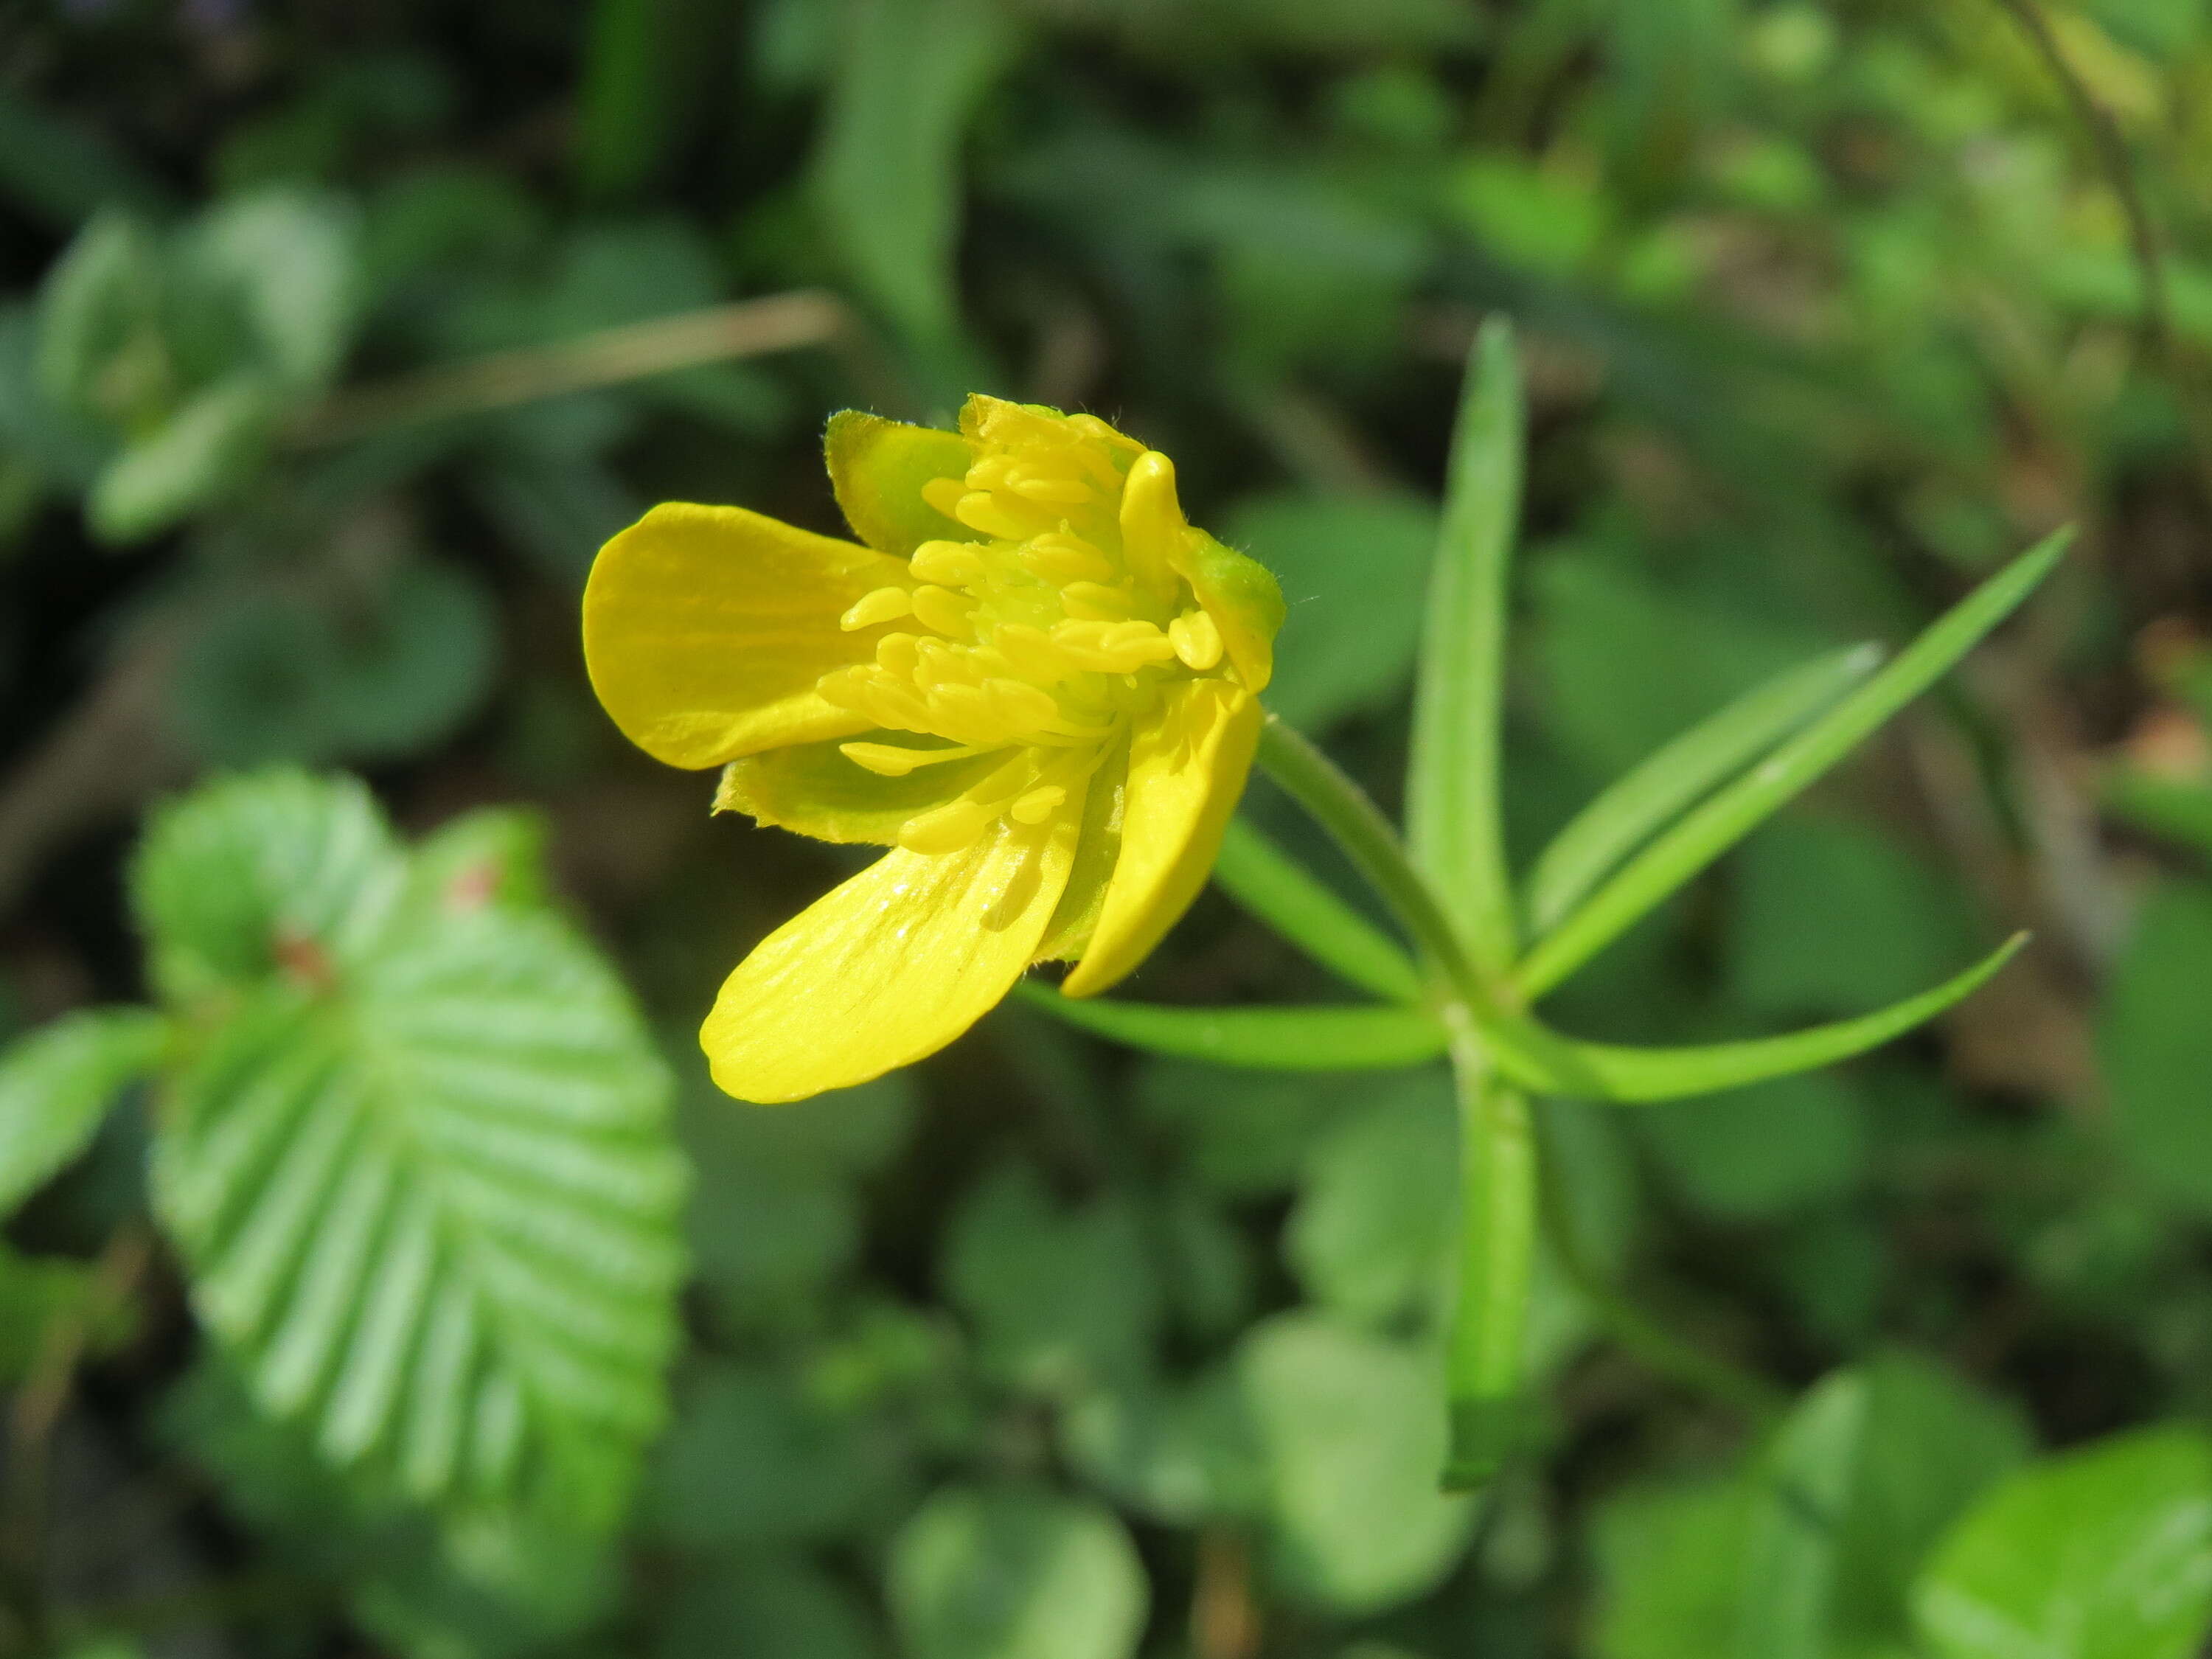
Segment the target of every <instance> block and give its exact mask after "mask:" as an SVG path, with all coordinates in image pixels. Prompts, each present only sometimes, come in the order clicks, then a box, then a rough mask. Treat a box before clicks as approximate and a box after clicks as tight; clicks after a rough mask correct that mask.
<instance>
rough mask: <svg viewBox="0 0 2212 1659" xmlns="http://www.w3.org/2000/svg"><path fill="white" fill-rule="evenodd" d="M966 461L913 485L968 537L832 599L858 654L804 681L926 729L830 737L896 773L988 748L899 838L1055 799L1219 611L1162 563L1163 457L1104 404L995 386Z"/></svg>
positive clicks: (1178, 513)
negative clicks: (1004, 398)
mask: <svg viewBox="0 0 2212 1659" xmlns="http://www.w3.org/2000/svg"><path fill="white" fill-rule="evenodd" d="M975 437H976V439H977V442H976V449H977V452H978V453H977V459H976V460H975V465H972V466H970V467H969V469H968V471H967V473H966V475H965V476H964V477H957V478H938V479H933V480H932V481H931V482H930V483H927V484H926V485H925V486H924V487H923V489H922V495H923V497H924V499H926V500H927V501H928V503H929V504H930V506H932V507H935V508H936V509H937V510H938V511H939V512H940V513H944V514H945V516H946V517H948V518H951V519H953V520H957V522H959V523H961V524H963V525H965V526H968V527H969V529H971V530H974V531H975V532H979V533H980V534H981V535H982V536H984V537H987V538H988V539H987V540H982V541H968V542H955V541H934V542H925V543H923V544H921V546H920V547H919V548H917V549H915V554H914V557H913V560H912V562H911V563H910V566H909V568H910V571H911V574H912V580H911V581H910V582H908V583H904V584H901V585H898V586H887V587H879V588H878V589H876V590H875V591H874V592H872V593H869V594H867V595H866V597H865V598H863V599H861V600H860V603H859V604H857V605H854V607H853V608H852V609H851V610H850V611H847V612H846V613H845V615H844V617H843V618H842V623H843V626H844V627H845V628H846V629H848V630H853V629H862V628H871V627H877V626H880V625H883V624H885V623H900V624H903V625H902V626H900V627H898V628H896V629H891V630H890V631H889V632H886V633H884V635H882V636H881V637H880V638H879V639H878V641H877V644H876V659H875V661H873V662H872V663H863V664H860V665H856V666H854V667H850V668H841V669H838V670H836V671H835V672H832V673H829V674H827V675H824V676H823V678H822V680H821V682H820V684H819V686H818V688H817V689H818V690H819V691H820V692H821V695H822V696H823V698H824V699H825V700H826V701H828V702H832V703H835V704H836V705H837V706H838V707H839V708H848V709H851V710H852V711H853V712H854V713H855V714H860V715H863V716H865V717H866V719H868V720H872V721H873V722H874V723H875V724H876V725H878V726H882V727H884V728H885V729H886V730H889V731H894V732H916V733H920V734H921V735H924V736H927V737H933V738H941V739H943V740H944V744H945V746H943V747H940V748H908V747H904V746H902V745H895V744H883V743H869V742H856V743H848V744H844V745H843V750H844V753H845V754H846V755H847V756H848V757H849V758H850V759H852V760H853V761H854V763H856V764H858V765H860V766H864V767H866V768H867V769H869V770H870V771H872V772H878V773H881V774H883V775H886V776H891V777H903V776H905V775H908V774H909V773H911V772H913V771H915V769H918V768H921V767H924V766H933V765H941V764H943V763H946V762H949V761H957V760H967V759H970V758H973V757H978V756H981V755H987V754H1000V753H1003V754H1004V755H1005V757H1006V758H1005V761H1004V763H1002V764H1001V765H999V766H997V767H994V768H993V769H990V770H989V771H988V772H987V774H986V775H984V776H983V777H982V778H981V780H980V781H978V782H976V783H975V784H974V785H972V786H971V787H969V788H968V789H967V790H966V791H964V792H963V793H962V794H961V795H959V796H958V797H957V799H953V800H951V801H950V802H947V803H945V805H939V806H936V807H933V808H932V809H930V810H929V811H926V812H923V813H921V814H919V815H917V816H916V817H913V818H910V819H908V821H907V823H906V824H905V826H904V827H903V828H902V829H901V831H900V832H899V844H900V845H901V846H902V847H906V848H910V849H912V850H913V851H915V852H921V853H948V852H957V851H958V850H959V849H960V848H963V847H966V846H968V845H969V844H970V843H972V842H974V841H975V840H976V839H977V838H978V837H979V836H981V835H982V834H983V832H984V831H985V830H986V829H988V828H989V827H990V826H991V825H992V824H993V823H997V822H998V821H999V820H1000V819H1001V818H1002V817H1012V818H1013V819H1014V820H1015V821H1016V822H1018V823H1032V824H1034V823H1043V822H1044V821H1045V820H1046V819H1047V818H1048V817H1051V816H1052V815H1053V814H1054V813H1055V812H1057V811H1060V810H1061V809H1062V807H1063V806H1065V805H1066V803H1067V802H1068V801H1069V800H1071V799H1080V796H1081V790H1082V786H1083V784H1084V783H1085V781H1086V780H1087V779H1088V778H1089V776H1090V775H1091V772H1092V771H1093V770H1094V769H1096V768H1097V766H1098V764H1099V763H1100V762H1101V761H1102V760H1103V758H1104V757H1105V756H1106V754H1107V753H1108V752H1109V749H1110V747H1111V745H1112V744H1113V742H1114V741H1115V739H1116V738H1118V737H1119V736H1120V735H1121V733H1122V732H1124V731H1125V730H1126V729H1127V726H1128V724H1129V722H1130V721H1131V720H1133V718H1135V717H1136V716H1138V715H1139V714H1144V713H1146V712H1147V711H1148V710H1150V709H1151V708H1153V707H1154V706H1155V705H1156V704H1157V703H1158V702H1159V700H1160V697H1161V695H1162V693H1163V691H1164V689H1165V687H1166V686H1167V685H1168V684H1170V682H1171V681H1173V680H1176V679H1180V678H1188V677H1189V676H1191V675H1193V674H1203V673H1207V672H1210V671H1214V670H1217V669H1218V668H1219V667H1220V665H1221V661H1222V639H1221V630H1220V629H1219V628H1218V626H1217V625H1216V623H1215V622H1214V620H1213V618H1212V617H1211V616H1209V615H1207V613H1206V611H1205V609H1204V608H1203V607H1202V606H1201V605H1199V604H1198V602H1197V600H1196V599H1195V598H1194V597H1193V595H1192V593H1191V592H1190V589H1189V586H1188V584H1187V583H1186V582H1185V581H1184V580H1183V579H1182V576H1181V575H1180V574H1178V571H1177V569H1176V565H1177V562H1178V552H1179V549H1180V546H1181V540H1182V537H1183V536H1184V534H1185V533H1186V526H1185V524H1184V520H1183V517H1182V508H1181V507H1179V506H1178V505H1177V504H1176V495H1175V473H1174V470H1173V468H1172V467H1171V466H1170V465H1169V463H1168V461H1167V459H1166V457H1164V456H1162V455H1158V454H1155V453H1152V452H1149V451H1146V449H1144V448H1143V447H1142V446H1140V445H1139V444H1136V443H1134V442H1133V441H1130V440H1129V439H1127V438H1126V437H1124V436H1122V435H1121V434H1120V433H1118V432H1116V431H1115V430H1114V428H1111V427H1110V426H1108V425H1107V424H1106V423H1105V422H1103V421H1100V420H1097V418H1095V417H1093V416H1087V415H1076V416H1060V415H1052V414H1047V413H1043V412H1042V411H1039V410H1030V409H1025V408H1023V407H1022V406H1020V405H1018V404H997V405H995V406H994V408H993V409H992V410H991V411H990V412H989V413H988V414H987V415H986V416H984V418H983V421H982V422H981V428H980V431H979V432H978V433H977V434H975Z"/></svg>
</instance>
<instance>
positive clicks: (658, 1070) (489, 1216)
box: [139, 774, 684, 1527]
mask: <svg viewBox="0 0 2212 1659" xmlns="http://www.w3.org/2000/svg"><path fill="white" fill-rule="evenodd" d="M139 875H140V881H139V891H140V893H141V896H142V911H143V915H144V919H145V921H146V922H147V923H148V925H149V928H150V930H151V931H153V932H154V933H155V939H156V945H157V949H161V948H162V947H165V946H166V947H167V948H166V955H167V961H168V965H169V970H170V974H171V976H172V977H173V978H174V979H178V980H180V981H181V982H182V983H183V984H184V985H185V987H190V988H194V989H198V988H202V987H213V986H227V987H228V992H229V994H228V996H227V997H226V998H225V999H224V1000H223V1002H222V1003H221V1004H215V1005H204V1006H207V1007H210V1009H212V1008H222V1009H223V1011H224V1012H223V1013H222V1018H220V1023H218V1024H216V1025H215V1026H214V1028H213V1029H212V1030H210V1032H209V1033H208V1034H207V1036H205V1038H204V1042H203V1043H202V1046H201V1047H200V1048H199V1051H198V1052H197V1054H195V1055H194V1056H193V1058H192V1060H191V1063H190V1064H189V1065H188V1066H185V1069H184V1070H183V1071H182V1072H181V1073H179V1075H178V1076H177V1077H176V1079H174V1082H173V1089H172V1091H171V1094H170V1096H169V1098H168V1103H167V1111H166V1112H165V1113H164V1114H163V1115H162V1117H161V1121H160V1127H159V1132H158V1134H157V1138H156V1141H155V1163H154V1179H153V1189H154V1196H155V1205H156V1208H157V1211H158V1213H159V1214H160V1215H161V1218H162V1220H163V1222H164V1223H165V1225H167V1229H168V1230H169V1231H170V1233H171V1235H172V1236H173V1238H174V1239H175V1241H176V1243H177V1245H178V1248H179V1252H180V1253H181V1255H182V1256H183V1258H184V1260H185V1266H186V1268H187V1273H188V1278H189V1280H190V1285H191V1297H192V1302H193V1305H194V1307H195V1308H196V1310H197V1311H198V1313H199V1315H200V1316H201V1318H202V1320H203V1321H204V1322H205V1323H206V1324H207V1326H208V1327H209V1328H210V1330H211V1331H213V1332H214V1333H215V1334H216V1335H217V1336H218V1337H219V1338H220V1339H222V1342H223V1344H224V1346H226V1348H227V1349H228V1351H229V1352H231V1353H232V1354H233V1355H234V1357H235V1358H236V1361H237V1364H238V1365H239V1369H240V1372H241V1375H242V1376H244V1378H245V1380H246V1384H247V1386H248V1388H249V1389H251V1391H252V1394H253V1396H254V1398H255V1399H256V1401H258V1404H259V1406H260V1407H261V1408H262V1409H263V1410H264V1411H266V1412H268V1413H270V1414H272V1415H273V1416H276V1417H280V1418H285V1419H298V1420H299V1421H300V1422H301V1424H302V1425H305V1426H307V1428H308V1430H309V1431H310V1432H311V1433H312V1435H313V1439H314V1442H315V1443H316V1445H317V1446H318V1448H319V1450H320V1452H321V1455H324V1456H325V1457H326V1458H328V1459H330V1460H331V1462H334V1463H337V1464H340V1465H362V1466H366V1467H374V1468H376V1469H378V1470H380V1471H381V1472H382V1473H383V1474H386V1475H387V1476H388V1477H390V1478H391V1479H392V1480H393V1481H395V1482H396V1484H397V1485H398V1486H400V1487H402V1488H403V1489H404V1490H406V1491H408V1492H412V1493H414V1494H416V1495H418V1496H420V1497H422V1498H456V1497H462V1496H466V1495H471V1494H476V1495H491V1494H505V1493H509V1492H514V1491H516V1490H517V1489H522V1490H525V1491H527V1492H532V1493H535V1494H538V1496H540V1497H542V1498H545V1499H546V1500H547V1501H550V1502H554V1503H556V1504H559V1505H561V1506H562V1508H563V1509H564V1510H565V1511H566V1512H567V1513H568V1515H569V1516H571V1517H572V1518H573V1521H574V1524H575V1525H578V1526H581V1527H591V1526H604V1525H605V1524H607V1523H609V1522H611V1520H612V1519H613V1517H614V1516H615V1515H616V1513H617V1511H618V1509H619V1507H620V1504H621V1503H622V1501H623V1494H624V1492H625V1490H626V1488H627V1486H628V1484H629V1480H630V1478H631V1476H632V1474H633V1473H634V1471H635V1463H636V1461H637V1456H638V1452H639V1449H640V1448H641V1445H642V1444H643V1443H644V1442H645V1441H646V1440H647V1438H648V1437H650V1436H651V1435H652V1434H653V1432H654V1431H655V1430H657V1428H658V1427H659V1423H660V1420H661V1419H662V1416H663V1414H664V1399H663V1395H664V1389H663V1382H662V1370H663V1367H664V1365H665V1361H666V1358H667V1356H668V1354H669V1352H670V1350H671V1346H673V1343H674V1340H675V1337H676V1321H675V1309H674V1292H675V1288H676V1285H677V1283H678V1279H679V1278H680V1276H681V1273H682V1265H683V1264H682V1252H681V1249H680V1248H679V1245H678V1240H677V1233H676V1220H677V1212H678V1205H679V1204H680V1201H681V1199H682V1196H683V1191H684V1170H683V1167H682V1164H681V1162H680V1160H679V1158H678V1156H677V1154H676V1152H675V1149H674V1146H673V1145H672V1143H671V1139H670V1137H669V1133H668V1127H667V1122H666V1097H667V1077H666V1073H665V1071H664V1070H663V1068H662V1066H661V1065H660V1063H659V1059H658V1057H657V1055H656V1054H655V1053H654V1051H653V1047H652V1045H651V1043H650V1042H649V1040H648V1038H647V1035H646V1033H645V1031H644V1030H643V1028H642V1027H641V1024H640V1022H639V1020H638V1018H637V1015H636V1012H635V1010H634V1009H633V1008H632V1006H630V1003H629V998H628V996H627V995H626V994H625V993H624V992H623V988H622V987H621V985H620V983H619V982H618V981H617V980H616V979H615V978H614V976H613V975H611V973H610V972H609V971H608V969H607V968H606V967H605V964H604V963H602V962H601V961H600V960H599V957H598V956H597V955H596V953H595V952H594V951H592V949H591V948H590V947H589V945H586V943H585V942H584V941H583V940H582V939H580V938H579V937H578V936H577V934H576V933H574V930H573V929H572V928H571V927H569V925H568V923H567V922H566V921H563V920H562V918H561V917H559V916H558V915H554V914H552V913H550V912H549V911H545V910H542V909H538V910H527V909H523V908H518V907H514V906H507V905H497V904H488V903H484V902H480V901H478V900H477V898H476V897H475V896H472V895H467V894H461V895H452V896H449V898H448V901H447V902H444V903H436V904H425V903H409V902H400V900H401V899H402V898H403V897H404V895H405V893H406V891H407V890H408V887H409V872H408V870H407V867H406V862H405V857H404V854H403V853H401V852H400V850H399V849H398V848H397V847H396V846H395V845H394V844H393V843H392V840H391V838H390V835H389V832H388V831H387V830H386V829H385V827H384V825H383V823H382V822H381V820H380V817H378V816H377V815H376V813H375V811H374V808H373V807H372V806H370V805H368V802H367V800H366V798H365V796H364V795H363V793H362V792H361V791H360V790H359V788H358V787H357V786H354V785H349V784H321V783H317V782H315V781H313V780H309V779H307V778H303V777H301V776H299V775H295V774H276V775H270V776H262V777H248V778H242V779H237V780H232V781H227V782H223V783H220V784H216V785H214V786H212V787H209V788H207V789H205V790H203V791H201V792H200V793H198V794H197V795H196V796H195V797H193V798H191V799H188V800H187V801H186V802H185V803H184V804H182V805H179V806H177V807H173V808H171V809H169V810H168V811H167V812H166V813H164V814H163V815H162V816H161V817H160V818H159V819H158V820H157V821H156V823H155V827H154V829H153V831H152V833H151V834H150V836H149V842H148V845H147V847H146V848H145V850H144V853H143V856H142V858H141V860H140V866H139ZM218 885H220V886H222V887H224V888H225V889H227V890H226V891H225V892H224V893H222V895H220V896H216V895H215V894H212V893H210V892H209V891H208V890H209V889H210V888H211V887H215V886H218ZM188 901H189V902H188ZM179 935H181V937H179ZM183 964H189V966H185V965H183Z"/></svg>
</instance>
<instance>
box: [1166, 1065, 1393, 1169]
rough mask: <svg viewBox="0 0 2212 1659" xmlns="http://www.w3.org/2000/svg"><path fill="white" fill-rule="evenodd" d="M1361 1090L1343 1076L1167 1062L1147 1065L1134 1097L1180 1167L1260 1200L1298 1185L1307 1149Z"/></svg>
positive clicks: (1352, 1081)
mask: <svg viewBox="0 0 2212 1659" xmlns="http://www.w3.org/2000/svg"><path fill="white" fill-rule="evenodd" d="M1356 1088H1357V1084H1356V1082H1354V1080H1352V1079H1346V1078H1345V1077H1342V1076H1323V1075H1308V1076H1297V1075H1283V1074H1279V1073H1277V1074H1272V1075H1271V1074H1269V1073H1261V1072H1247V1071H1241V1070H1237V1069H1235V1068H1232V1067H1228V1066H1206V1065H1200V1064H1197V1063H1194V1062H1191V1061H1186V1060H1152V1061H1149V1062H1147V1063H1146V1064H1145V1065H1144V1066H1141V1067H1140V1068H1139V1071H1138V1073H1137V1078H1136V1083H1135V1085H1134V1089H1133V1092H1134V1094H1135V1097H1136V1103H1137V1108H1138V1109H1139V1111H1140V1112H1141V1113H1143V1115H1145V1117H1146V1119H1147V1120H1148V1121H1150V1122H1151V1123H1152V1125H1154V1126H1155V1127H1157V1128H1158V1129H1159V1130H1160V1131H1163V1132H1164V1133H1166V1134H1167V1135H1168V1136H1169V1137H1170V1139H1171V1140H1172V1142H1173V1144H1174V1146H1175V1150H1176V1157H1177V1159H1178V1161H1179V1164H1180V1166H1181V1167H1182V1168H1183V1169H1185V1170H1188V1171H1189V1172H1190V1174H1191V1175H1192V1176H1194V1177H1195V1178H1196V1179H1197V1180H1198V1181H1199V1182H1201V1183H1202V1184H1203V1185H1205V1186H1206V1187H1207V1188H1211V1189H1212V1191H1215V1192H1218V1193H1220V1194H1223V1195H1225V1196H1226V1197H1230V1198H1255V1197H1264V1196H1269V1195H1273V1194H1278V1193H1284V1192H1287V1191H1289V1190H1290V1189H1291V1188H1292V1187H1294V1186H1295V1185H1297V1181H1298V1178H1299V1176H1300V1173H1301V1171H1302V1170H1304V1164H1305V1159H1306V1156H1307V1152H1308V1150H1309V1149H1310V1147H1311V1146H1313V1145H1314V1144H1315V1142H1316V1140H1317V1139H1319V1138H1320V1136H1321V1134H1322V1131H1323V1129H1324V1127H1325V1126H1327V1125H1328V1123H1330V1122H1331V1121H1334V1119H1335V1118H1336V1117H1337V1116H1338V1115H1340V1113H1341V1112H1342V1111H1344V1110H1345V1109H1346V1107H1347V1105H1348V1104H1349V1103H1350V1102H1351V1101H1352V1099H1354V1098H1356V1094H1355V1092H1354V1091H1355V1090H1356Z"/></svg>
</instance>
